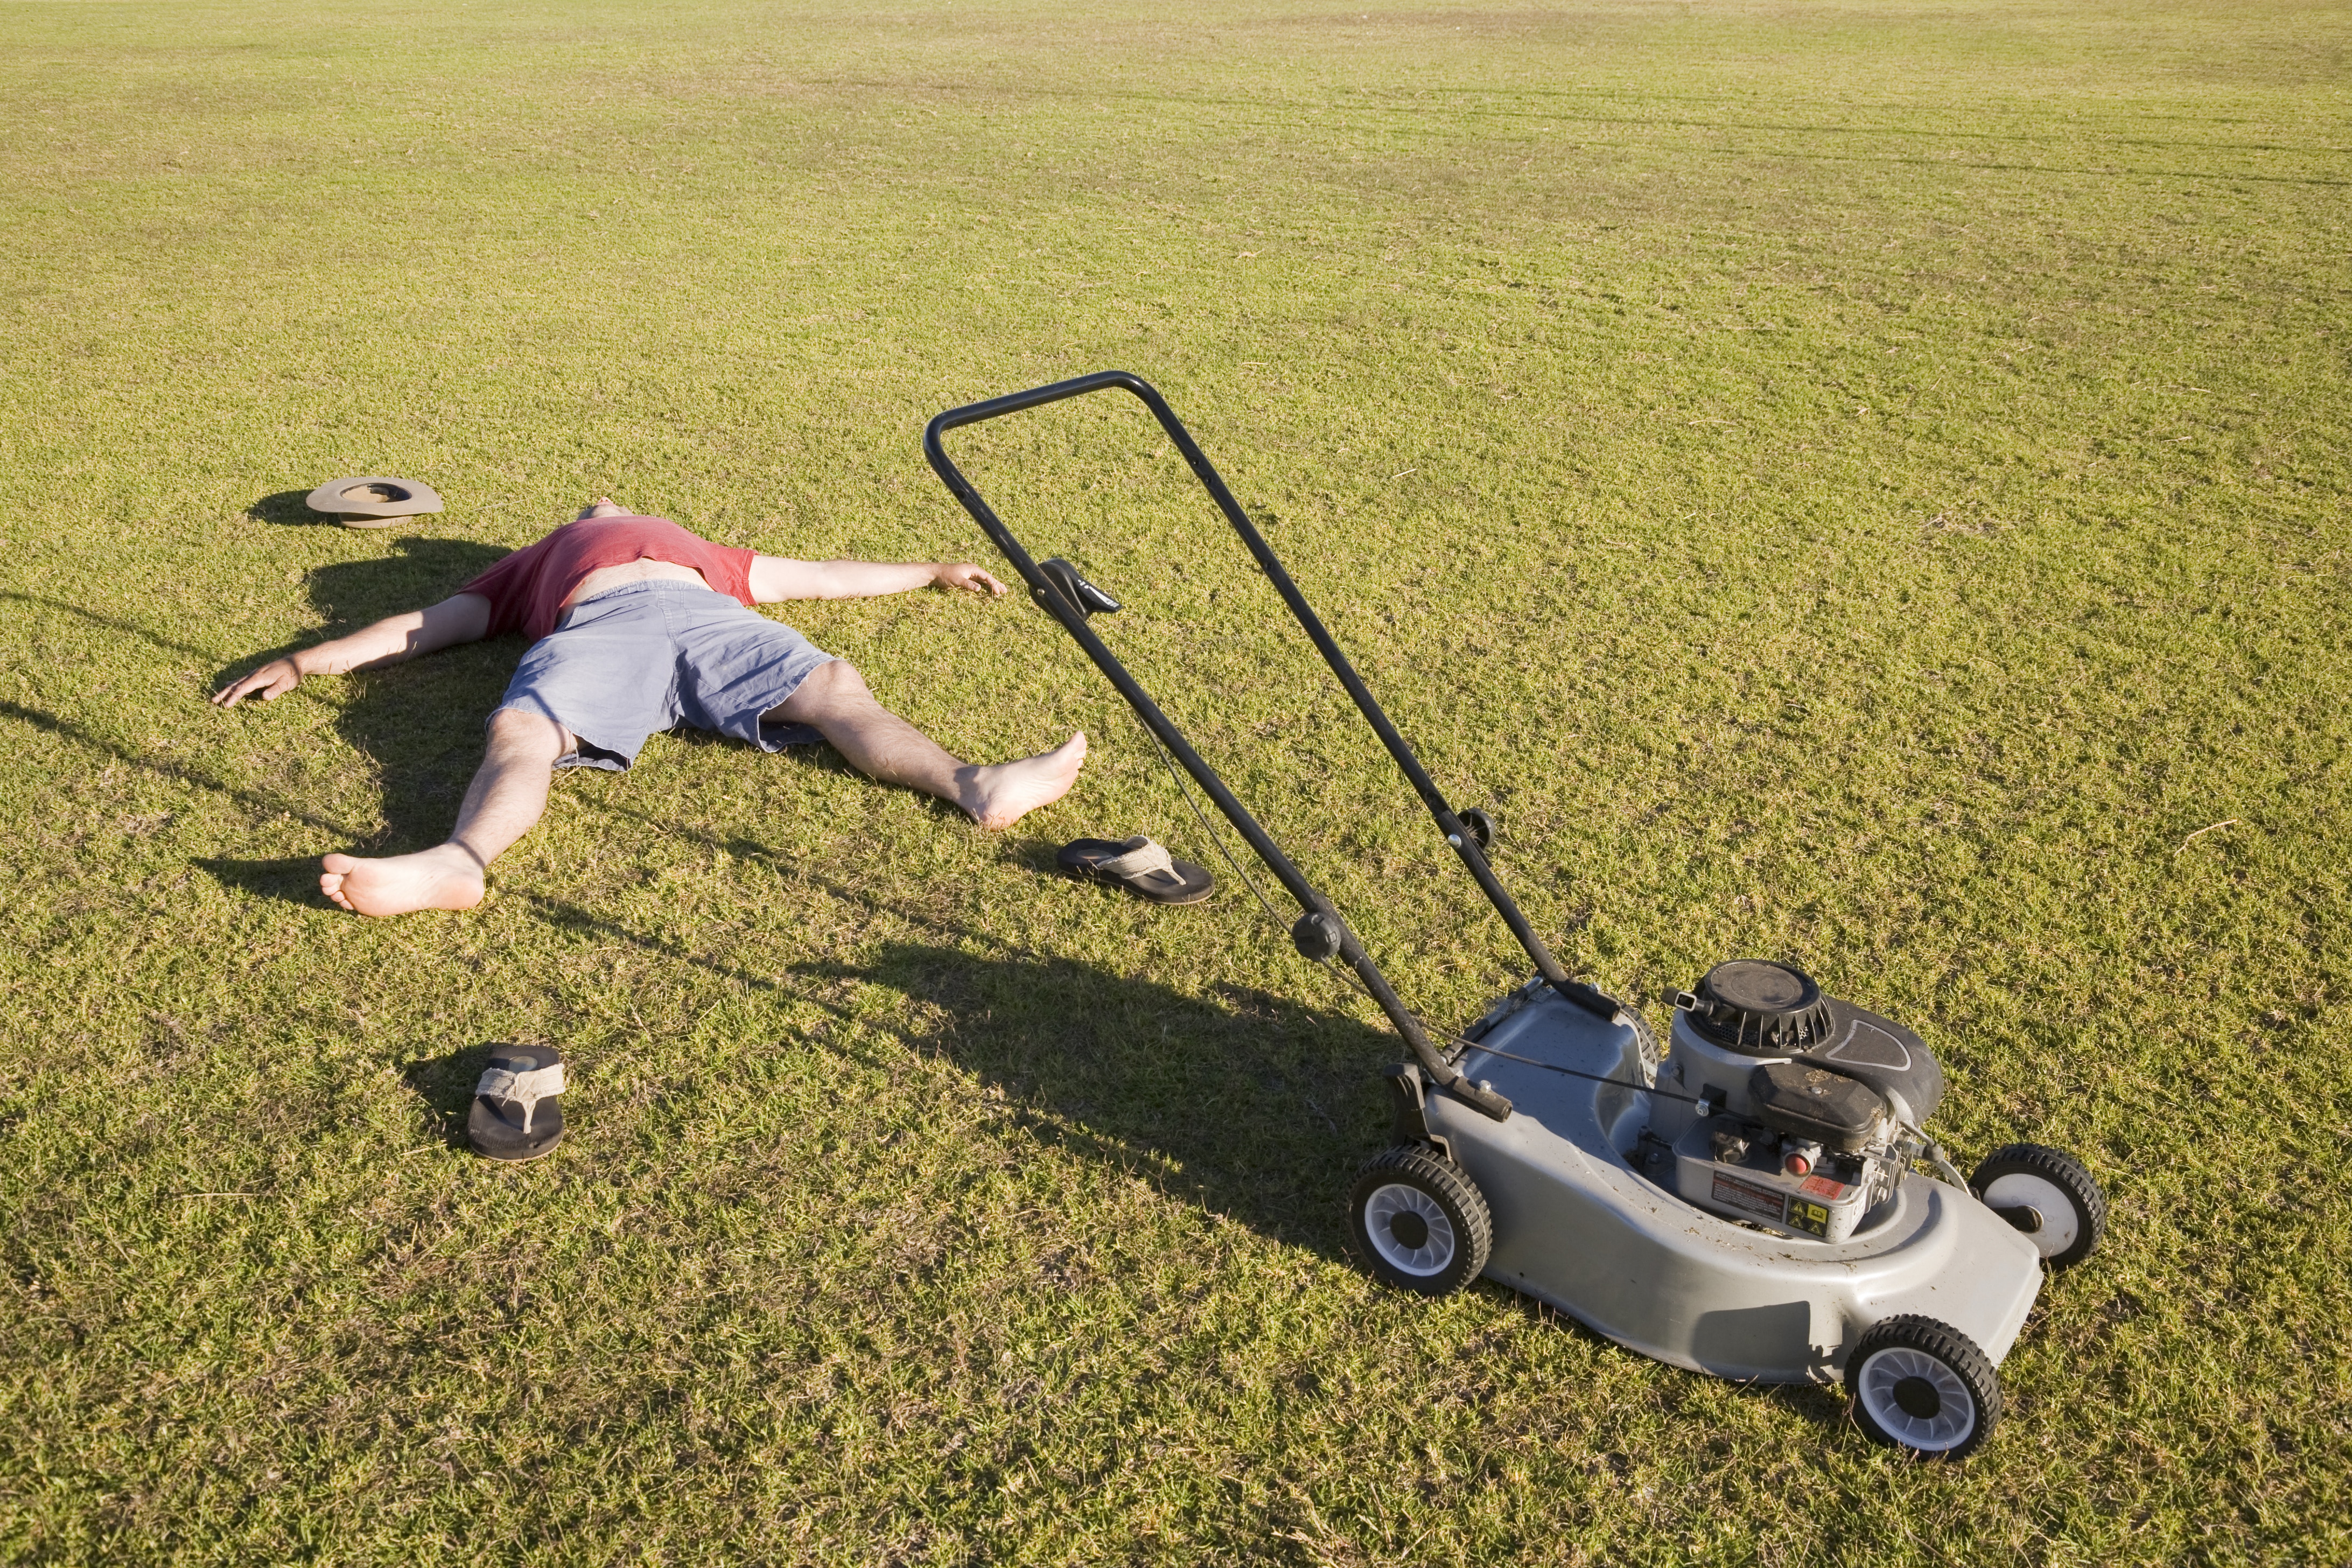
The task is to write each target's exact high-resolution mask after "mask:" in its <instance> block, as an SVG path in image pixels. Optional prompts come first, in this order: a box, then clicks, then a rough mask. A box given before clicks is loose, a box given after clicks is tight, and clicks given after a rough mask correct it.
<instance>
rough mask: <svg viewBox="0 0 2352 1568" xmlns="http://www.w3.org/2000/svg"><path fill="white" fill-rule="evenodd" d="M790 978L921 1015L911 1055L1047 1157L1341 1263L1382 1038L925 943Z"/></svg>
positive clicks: (1381, 1134)
mask: <svg viewBox="0 0 2352 1568" xmlns="http://www.w3.org/2000/svg"><path fill="white" fill-rule="evenodd" d="M795 973H798V974H800V975H803V976H805V977H808V978H811V979H824V978H832V979H839V980H848V981H856V982H859V983H863V984H870V985H879V986H883V987H886V988H887V989H889V990H892V991H896V992H898V993H899V994H902V995H904V996H906V997H907V998H908V1000H910V1001H912V1002H915V1003H918V1004H921V1005H920V1006H919V1007H917V1008H915V1009H913V1010H912V1011H913V1014H914V1016H915V1017H916V1019H917V1020H918V1021H916V1022H912V1023H909V1024H908V1025H906V1026H901V1027H900V1028H899V1029H898V1033H899V1035H900V1037H902V1038H903V1039H904V1040H905V1042H906V1043H907V1045H908V1047H911V1048H913V1049H915V1050H918V1051H922V1052H925V1053H929V1054H936V1055H940V1056H944V1057H946V1058H949V1059H950V1060H952V1061H953V1062H955V1063H956V1064H957V1065H958V1066H959V1067H961V1068H963V1069H964V1070H966V1071H967V1072H970V1073H971V1074H973V1075H974V1076H976V1077H978V1078H980V1079H982V1080H984V1081H986V1082H988V1083H990V1084H992V1085H994V1086H996V1087H998V1088H1000V1089H1003V1093H1004V1096H1005V1098H1006V1100H1007V1101H1008V1102H1009V1103H1011V1104H1012V1105H1013V1106H1014V1107H1016V1108H1017V1110H1016V1114H1019V1115H1021V1116H1022V1117H1023V1119H1024V1122H1025V1123H1026V1125H1027V1127H1028V1129H1029V1131H1032V1132H1033V1133H1034V1135H1035V1136H1036V1137H1037V1138H1038V1139H1039V1140H1040V1141H1041V1142H1049V1143H1055V1144H1059V1145H1061V1146H1064V1147H1067V1148H1072V1149H1074V1150H1076V1151H1078V1152H1082V1153H1084V1154H1086V1155H1087V1156H1088V1157H1089V1158H1093V1159H1098V1160H1104V1161H1107V1162H1108V1163H1112V1164H1114V1165H1117V1166H1118V1167H1119V1168H1121V1169H1122V1170H1125V1171H1127V1172H1129V1173H1132V1174H1134V1175H1136V1176H1139V1177H1140V1178H1141V1179H1143V1180H1145V1181H1148V1182H1150V1183H1151V1184H1153V1185H1154V1186H1155V1187H1158V1188H1160V1190H1162V1191H1164V1192H1166V1193H1168V1194H1170V1195H1171V1196H1174V1197H1178V1198H1181V1199H1182V1200H1184V1201H1186V1202H1190V1203H1194V1204H1198V1205H1202V1206H1203V1207H1206V1208H1208V1209H1210V1210H1212V1211H1213V1212H1216V1213H1219V1214H1223V1215H1229V1216H1230V1217H1232V1218H1234V1219H1236V1220H1239V1221H1241V1222H1243V1223H1244V1224H1246V1225H1248V1226H1251V1227H1252V1228H1253V1229H1255V1230H1258V1231H1260V1232H1262V1233H1263V1234H1265V1235H1266V1236H1269V1237H1275V1238H1277V1239H1279V1240H1282V1241H1284V1242H1286V1243H1290V1244H1293V1245H1297V1246H1303V1247H1311V1248H1313V1249H1314V1250H1316V1251H1318V1252H1320V1253H1323V1254H1325V1255H1326V1256H1328V1257H1333V1258H1338V1257H1340V1256H1342V1255H1343V1254H1344V1252H1345V1247H1346V1234H1347V1217H1346V1212H1345V1202H1346V1197H1347V1186H1348V1182H1349V1177H1350V1176H1351V1175H1352V1174H1353V1173H1354V1171H1355V1168H1356V1166H1357V1165H1358V1164H1359V1163H1361V1162H1362V1161H1363V1160H1364V1158H1365V1157H1366V1156H1368V1155H1369V1154H1370V1153H1371V1152H1373V1151H1374V1150H1375V1149H1377V1148H1379V1147H1380V1146H1381V1143H1382V1142H1385V1140H1386V1134H1387V1128H1388V1111H1387V1103H1386V1100H1385V1098H1384V1096H1383V1094H1382V1091H1381V1088H1380V1085H1379V1082H1378V1078H1379V1074H1380V1072H1381V1068H1384V1067H1386V1066H1387V1065H1388V1064H1389V1063H1390V1062H1391V1061H1393V1060H1395V1059H1396V1058H1397V1053H1398V1051H1399V1049H1400V1047H1399V1045H1398V1042H1397V1041H1396V1040H1395V1039H1394V1038H1393V1037H1390V1036H1389V1035H1386V1034H1384V1033H1381V1032H1380V1031H1378V1030H1376V1029H1373V1028H1370V1027H1369V1026H1365V1025H1363V1024H1361V1023H1359V1022H1357V1021H1356V1020H1355V1019H1353V1018H1349V1017H1348V1016H1345V1015H1342V1014H1339V1013H1332V1012H1327V1011H1323V1010H1320V1009H1317V1008H1314V1007H1309V1006H1307V1005H1302V1004H1300V1003H1298V1002H1296V1001H1293V1000H1290V999H1289V998H1286V997H1282V996H1277V995H1275V994H1270V993H1267V992H1264V991H1256V990H1250V989H1246V988H1243V987H1238V986H1235V987H1229V988H1225V989H1224V990H1223V991H1222V992H1220V993H1219V994H1217V995H1216V996H1215V997H1214V998H1213V999H1203V998H1201V997H1197V996H1188V995H1185V994H1182V993H1181V992H1178V991H1175V990H1171V988H1169V987H1168V986H1165V985H1161V984H1156V983H1154V982H1152V981H1149V980H1144V979H1139V978H1132V977H1128V976H1122V975H1118V974H1115V973H1108V972H1107V971H1105V970H1102V969H1099V968H1097V967H1095V966H1093V965H1090V964H1087V963H1078V962H1076V961H1074V960H1071V959H1067V958H1051V957H1042V956H1037V955H1034V954H1013V953H1006V954H1004V955H1003V956H991V955H987V954H982V953H974V952H969V951H965V950H964V949H963V948H961V947H950V946H943V945H931V944H928V943H923V942H901V943H897V944H894V945H892V946H890V947H887V948H885V949H884V950H883V951H882V952H881V954H880V956H879V957H878V958H877V960H876V961H875V962H874V963H871V964H868V965H863V966H859V967H855V968H852V967H846V966H843V967H828V966H812V967H809V968H806V969H802V970H799V971H796V972H795ZM867 1023H868V1025H869V1026H870V1023H871V1020H870V1019H869V1020H867Z"/></svg>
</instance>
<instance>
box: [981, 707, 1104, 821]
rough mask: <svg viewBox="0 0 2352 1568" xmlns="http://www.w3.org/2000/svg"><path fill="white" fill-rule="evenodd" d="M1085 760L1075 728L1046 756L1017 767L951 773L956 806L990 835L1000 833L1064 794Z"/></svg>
mask: <svg viewBox="0 0 2352 1568" xmlns="http://www.w3.org/2000/svg"><path fill="white" fill-rule="evenodd" d="M1086 760H1087V736H1086V731H1083V730H1081V731H1078V732H1077V733H1076V734H1075V735H1073V736H1071V737H1070V738H1069V739H1068V740H1066V741H1065V742H1062V743H1061V744H1060V745H1058V746H1056V747H1055V748H1054V749H1053V750H1052V751H1050V752H1043V753H1041V754H1039V755H1037V756H1034V757H1024V758H1022V759H1021V760H1020V761H1019V762H1017V763H994V764H992V765H991V766H989V767H984V768H981V767H964V768H959V769H957V770H956V774H957V777H956V784H957V795H956V804H957V805H961V806H962V807H963V808H964V810H966V811H968V812H970V813H971V819H972V820H973V821H974V822H977V823H979V824H980V825H981V826H982V827H985V828H987V829H988V830H989V831H990V832H991V833H1001V832H1003V830H1004V829H1006V828H1008V827H1010V826H1013V824H1014V823H1016V822H1018V821H1020V820H1021V819H1022V818H1023V817H1024V816H1028V815H1029V814H1030V813H1031V812H1033V811H1034V810H1036V809H1037V808H1038V807H1039V806H1041V805H1053V804H1054V802H1055V801H1057V800H1059V799H1061V798H1062V797H1063V796H1064V795H1067V794H1069V793H1070V786H1071V785H1072V784H1076V783H1077V781H1078V769H1079V767H1080V766H1081V765H1083V764H1084V763H1085V762H1086Z"/></svg>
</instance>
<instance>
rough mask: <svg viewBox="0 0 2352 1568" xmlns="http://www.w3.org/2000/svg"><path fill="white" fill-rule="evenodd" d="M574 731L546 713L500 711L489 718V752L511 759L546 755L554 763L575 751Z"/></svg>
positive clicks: (507, 709)
mask: <svg viewBox="0 0 2352 1568" xmlns="http://www.w3.org/2000/svg"><path fill="white" fill-rule="evenodd" d="M490 750H491V751H492V752H503V753H506V754H508V755H510V756H537V755H541V754H543V755H544V756H545V757H546V759H547V761H548V762H549V763H554V761H555V759H556V758H558V757H560V756H562V755H563V753H564V752H568V751H570V750H572V731H569V730H566V729H565V728H564V727H563V726H562V725H561V724H559V723H557V722H556V721H554V720H552V719H551V718H549V717H548V716H547V715H546V714H544V713H534V712H532V711H531V710H530V709H528V708H501V709H499V710H498V711H497V712H495V713H493V714H491V715H490Z"/></svg>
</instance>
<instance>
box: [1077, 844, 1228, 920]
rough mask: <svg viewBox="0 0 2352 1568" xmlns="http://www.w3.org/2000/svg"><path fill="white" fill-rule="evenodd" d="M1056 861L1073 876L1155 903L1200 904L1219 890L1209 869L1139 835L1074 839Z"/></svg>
mask: <svg viewBox="0 0 2352 1568" xmlns="http://www.w3.org/2000/svg"><path fill="white" fill-rule="evenodd" d="M1054 859H1055V863H1057V864H1058V865H1059V866H1060V867H1061V868H1062V869H1063V870H1065V871H1067V872H1068V873H1069V874H1070V875H1071V876H1073V877H1078V878H1082V879H1087V880H1091V881H1097V882H1110V883H1115V884H1116V885H1118V886H1119V887H1122V888H1126V889H1129V890H1131V891H1133V892H1134V893H1136V894H1137V895H1138V896H1139V897H1141V898H1146V899H1149V900H1151V901H1152V902H1153V903H1155V904H1197V903H1199V902H1200V901H1201V900H1202V899H1205V898H1207V897H1208V896H1209V895H1210V894H1211V893H1213V892H1215V891H1216V890H1217V879H1215V878H1214V877H1212V876H1211V875H1209V873H1208V872H1207V871H1206V870H1204V869H1202V868H1201V867H1198V866H1195V865H1193V864H1192V862H1191V861H1189V860H1179V859H1176V858H1173V857H1171V855H1170V854H1169V853H1168V851H1167V849H1166V848H1165V847H1163V846H1161V845H1159V844H1155V843H1153V842H1152V841H1151V840H1150V838H1148V837H1145V836H1144V835H1142V834H1140V833H1139V834H1137V835H1136V836H1135V837H1132V838H1129V839H1126V840H1124V841H1122V842H1119V843H1113V842H1112V841H1111V840H1109V839H1108V838H1078V839H1074V840H1072V841H1071V842H1070V843H1067V844H1065V845H1063V846H1062V848H1061V852H1060V853H1059V854H1057V855H1055V857H1054Z"/></svg>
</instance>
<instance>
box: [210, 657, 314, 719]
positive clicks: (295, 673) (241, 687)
mask: <svg viewBox="0 0 2352 1568" xmlns="http://www.w3.org/2000/svg"><path fill="white" fill-rule="evenodd" d="M301 684H302V671H301V668H299V666H297V665H296V664H295V662H294V661H293V660H292V659H290V658H273V659H271V660H270V661H269V662H268V664H265V665H263V666H262V667H261V668H259V669H257V670H255V671H254V672H253V673H252V674H251V675H247V676H244V677H242V678H240V679H236V680H232V681H230V682H229V683H228V684H227V685H226V686H224V687H222V688H221V689H219V690H218V691H215V692H214V693H213V706H214V707H215V708H234V707H236V705H237V704H238V703H240V702H242V701H244V700H246V699H247V698H248V697H258V698H260V699H261V700H263V701H264V702H268V701H270V700H273V699H275V698H279V697H283V696H285V695H286V694H287V693H288V692H289V691H291V690H293V689H295V688H296V687H298V686H299V685H301Z"/></svg>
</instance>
